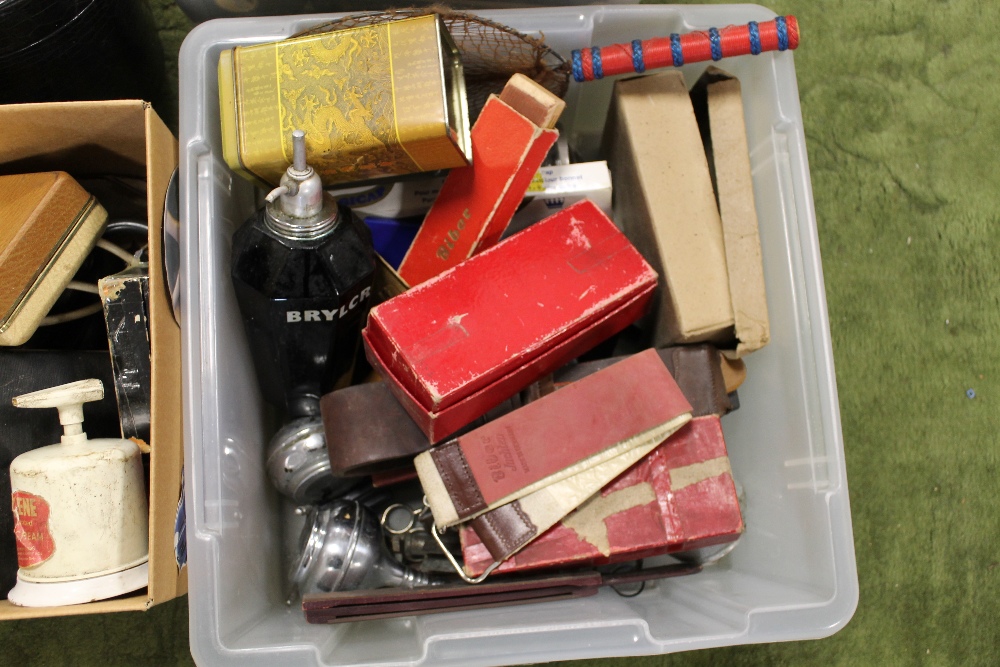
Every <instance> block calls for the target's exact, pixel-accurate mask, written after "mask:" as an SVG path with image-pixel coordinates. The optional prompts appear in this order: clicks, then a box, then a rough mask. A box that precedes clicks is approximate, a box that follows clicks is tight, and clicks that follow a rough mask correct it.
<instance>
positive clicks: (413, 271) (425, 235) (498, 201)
mask: <svg viewBox="0 0 1000 667" xmlns="http://www.w3.org/2000/svg"><path fill="white" fill-rule="evenodd" d="M558 136H559V133H558V132H557V131H556V130H549V129H545V128H541V127H538V126H537V125H536V124H535V123H533V122H532V121H531V120H529V119H528V118H526V117H525V116H523V115H521V114H520V113H519V112H518V111H517V110H515V109H514V108H513V107H511V106H510V105H508V104H507V103H505V102H504V101H503V100H501V99H500V98H499V97H495V96H492V97H490V99H489V100H487V102H486V106H484V107H483V111H482V113H481V114H480V115H479V118H478V119H477V120H476V124H475V126H473V128H472V165H471V166H468V167H459V168H457V169H452V170H451V171H450V172H449V173H448V177H447V178H446V179H445V182H444V185H443V186H442V187H441V192H440V194H438V196H437V199H435V200H434V204H433V206H431V210H430V211H429V212H428V213H427V217H426V218H424V222H423V224H422V225H421V226H420V229H419V230H418V231H417V236H416V238H415V239H413V244H412V245H411V246H410V249H409V250H408V251H407V253H406V256H405V257H404V258H403V261H402V263H401V264H400V265H399V275H400V276H402V277H403V280H405V281H406V282H407V283H408V284H410V285H419V284H420V283H422V282H424V281H425V280H429V279H430V278H433V277H434V276H436V275H438V274H439V273H441V272H442V271H445V270H446V269H449V268H451V267H453V266H455V265H456V264H458V263H459V262H461V261H463V260H465V259H468V258H469V257H471V256H472V255H474V254H476V253H477V252H480V251H482V250H484V249H486V248H489V247H490V246H493V245H496V243H497V242H498V241H499V240H500V236H501V234H503V231H504V229H506V228H507V225H508V224H509V223H510V219H511V218H512V217H513V215H514V213H515V211H517V207H518V206H520V205H521V200H522V199H523V198H524V193H525V192H526V191H527V189H528V185H530V184H531V179H532V178H534V176H535V173H536V172H537V171H538V168H539V167H540V166H541V165H542V161H543V160H544V159H545V155H546V154H547V153H548V152H549V149H550V148H551V147H552V144H554V143H555V141H556V138H557V137H558Z"/></svg>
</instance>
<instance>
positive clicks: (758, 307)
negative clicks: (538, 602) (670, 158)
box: [691, 67, 771, 357]
mask: <svg viewBox="0 0 1000 667" xmlns="http://www.w3.org/2000/svg"><path fill="white" fill-rule="evenodd" d="M691 97H692V101H693V102H694V107H695V113H696V114H697V115H698V122H699V124H700V125H701V128H702V137H703V138H704V139H705V150H706V152H707V154H708V161H709V165H710V166H711V169H712V180H713V182H714V184H715V192H716V197H717V198H718V202H719V213H720V214H721V216H722V234H723V237H724V239H725V246H726V264H727V266H728V267H729V292H730V296H731V297H732V302H733V317H734V320H735V322H734V323H735V327H736V349H735V350H734V351H732V352H731V353H730V354H731V355H732V356H735V357H742V356H743V355H744V354H748V353H750V352H753V351H754V350H758V349H760V348H762V347H764V346H765V345H767V343H768V341H769V340H770V339H771V327H770V323H769V320H768V316H767V293H766V291H765V289H764V266H763V263H762V261H761V251H760V231H759V229H758V227H757V206H756V204H755V203H754V195H753V176H752V174H751V172H750V148H749V146H748V145H747V130H746V123H745V121H744V119H743V96H742V91H741V89H740V81H739V79H737V78H736V77H734V76H732V75H731V74H727V73H726V72H724V71H722V70H721V69H718V68H716V67H709V68H708V70H706V71H705V74H703V75H702V77H701V79H699V80H698V83H697V84H696V85H695V87H694V89H693V90H692V91H691Z"/></svg>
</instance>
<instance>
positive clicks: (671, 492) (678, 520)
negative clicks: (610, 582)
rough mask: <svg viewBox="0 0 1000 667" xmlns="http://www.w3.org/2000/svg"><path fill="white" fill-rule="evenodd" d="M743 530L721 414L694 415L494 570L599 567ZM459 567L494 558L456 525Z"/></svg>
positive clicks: (726, 538)
mask: <svg viewBox="0 0 1000 667" xmlns="http://www.w3.org/2000/svg"><path fill="white" fill-rule="evenodd" d="M742 532H743V517H742V515H741V513H740V505H739V500H738V499H737V497H736V487H735V485H734V484H733V477H732V473H731V471H730V468H729V458H728V454H727V452H726V443H725V440H724V439H723V436H722V425H721V424H720V422H719V418H718V417H716V416H714V415H712V416H706V417H696V418H695V419H692V420H691V421H690V422H689V423H688V424H687V425H686V426H684V427H683V428H681V429H680V430H679V431H678V432H677V433H675V434H674V435H672V436H671V437H670V438H668V439H667V440H666V441H665V442H664V443H663V444H662V445H660V446H659V447H657V448H656V449H655V450H653V452H652V453H650V454H649V456H647V457H646V458H644V459H643V460H642V461H640V462H639V463H637V464H635V465H634V466H632V467H631V468H630V469H629V470H627V471H626V472H625V473H623V474H622V475H620V476H619V477H618V478H617V479H616V480H615V481H613V482H612V483H611V484H608V485H607V486H605V487H604V488H603V489H602V490H601V492H600V493H599V494H597V495H595V496H594V497H593V498H591V499H590V500H588V501H587V502H586V503H584V504H583V505H581V506H580V508H579V509H577V510H576V511H575V512H573V513H572V514H570V515H568V516H567V517H566V518H565V519H563V520H562V522H560V523H558V524H556V525H555V526H553V527H552V528H550V529H549V530H548V531H546V532H545V533H543V534H542V535H541V536H540V537H538V538H537V539H536V540H535V541H533V542H532V543H531V544H529V545H527V546H526V547H524V548H523V549H522V550H521V551H519V552H517V553H516V554H515V555H514V556H512V557H511V558H509V559H507V560H506V561H505V562H504V563H503V564H502V565H500V566H499V567H498V568H497V569H496V570H495V571H496V572H521V571H524V570H533V569H538V568H543V567H556V566H566V565H573V566H582V565H600V564H606V563H614V562H619V561H625V560H635V559H638V558H651V557H653V556H659V555H662V554H665V553H673V552H677V551H688V550H691V549H698V548H701V547H708V546H714V545H717V544H725V543H727V542H732V541H734V540H736V539H737V538H738V537H739V536H740V535H741V534H742ZM461 539H462V555H463V557H464V560H465V571H466V573H467V574H469V575H470V576H478V575H479V574H482V573H483V572H484V571H485V570H486V568H487V567H488V566H489V565H490V564H491V563H492V562H493V558H492V557H491V556H490V554H489V552H488V551H487V550H486V547H485V546H484V545H483V544H482V542H481V541H480V540H479V537H478V536H477V535H476V533H475V531H474V530H473V529H472V528H470V527H468V526H467V527H465V528H463V529H462V531H461Z"/></svg>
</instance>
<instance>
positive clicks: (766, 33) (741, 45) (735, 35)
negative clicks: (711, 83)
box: [571, 16, 799, 82]
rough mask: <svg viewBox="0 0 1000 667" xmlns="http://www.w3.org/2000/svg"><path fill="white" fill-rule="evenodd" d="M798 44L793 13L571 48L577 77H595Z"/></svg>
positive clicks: (781, 48) (574, 76) (679, 64)
mask: <svg viewBox="0 0 1000 667" xmlns="http://www.w3.org/2000/svg"><path fill="white" fill-rule="evenodd" d="M798 45H799V23H798V21H796V20H795V17H794V16H778V17H776V18H775V19H774V20H772V21H763V22H761V23H757V22H756V21H751V22H750V23H748V24H746V25H733V26H728V27H726V28H709V29H708V30H705V31H699V32H689V33H685V34H683V35H678V34H676V33H675V34H673V35H670V36H669V37H654V38H653V39H644V40H639V39H634V40H632V42H630V43H628V44H612V45H611V46H602V47H598V46H592V47H590V48H588V49H577V50H575V51H573V54H572V62H571V65H572V70H573V78H574V79H575V80H576V81H579V82H583V81H593V80H595V79H602V78H604V77H606V76H613V75H615V74H629V73H632V72H639V73H642V72H645V71H646V70H647V69H656V68H658V67H680V66H681V65H684V64H687V63H698V62H705V61H708V60H722V59H723V58H729V57H731V56H745V55H747V54H752V55H757V54H759V53H763V52H764V51H786V50H789V49H794V48H796V47H797V46H798Z"/></svg>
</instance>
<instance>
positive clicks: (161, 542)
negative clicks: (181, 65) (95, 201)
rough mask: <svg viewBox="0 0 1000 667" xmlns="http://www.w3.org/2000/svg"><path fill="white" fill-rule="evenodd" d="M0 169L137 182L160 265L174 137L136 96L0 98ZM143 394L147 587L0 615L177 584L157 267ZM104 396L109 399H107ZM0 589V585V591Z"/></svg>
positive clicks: (165, 321)
mask: <svg viewBox="0 0 1000 667" xmlns="http://www.w3.org/2000/svg"><path fill="white" fill-rule="evenodd" d="M0 136H3V142H0V173H3V174H13V173H29V172H36V171H53V170H64V171H67V172H69V173H70V174H71V175H72V176H74V177H75V178H77V179H78V180H79V179H82V178H91V177H95V176H100V175H113V176H117V177H120V178H125V179H133V178H141V179H145V180H146V182H147V200H146V214H147V217H148V220H149V255H150V257H149V264H150V267H162V266H163V232H162V220H163V200H164V195H165V193H166V190H167V183H168V181H169V180H170V174H171V172H172V171H173V170H174V168H175V167H176V166H177V140H176V139H175V138H174V137H173V135H171V133H170V131H169V130H168V129H167V128H166V126H165V125H164V124H163V121H161V120H160V118H159V117H158V116H157V115H156V113H155V112H154V111H153V109H152V108H151V107H150V106H149V104H148V103H146V102H142V101H140V100H114V101H104V102H57V103H47V104H18V105H9V106H0ZM149 298H150V304H149V328H150V348H151V366H152V378H153V380H152V396H151V407H152V409H151V423H150V446H151V449H152V451H151V454H150V456H149V476H150V498H149V587H148V589H146V590H145V591H143V590H140V591H138V592H137V593H136V594H134V595H130V596H124V597H120V598H116V599H114V600H105V601H101V602H92V603H89V604H81V605H72V606H66V607H36V608H29V607H16V606H14V605H12V604H10V603H9V602H7V600H6V599H3V600H2V601H0V621H2V620H7V619H17V618H35V617H43V616H68V615H73V614H97V613H104V612H111V611H125V610H145V609H148V608H149V607H151V606H153V605H154V604H159V603H161V602H165V601H167V600H170V599H172V598H175V597H177V596H178V595H183V594H184V593H186V592H187V569H186V568H178V566H177V562H176V560H175V558H174V521H175V517H176V514H177V507H178V500H179V497H180V488H181V468H182V463H183V456H184V453H183V448H182V444H181V388H180V382H181V371H180V362H179V358H180V327H178V326H177V323H176V322H175V320H174V318H173V314H172V312H171V305H170V295H169V293H168V291H167V286H166V284H165V280H164V274H163V271H162V270H159V269H158V268H157V269H154V270H151V271H150V276H149ZM111 400H113V397H112V398H111ZM0 594H2V595H4V596H6V591H0Z"/></svg>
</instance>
